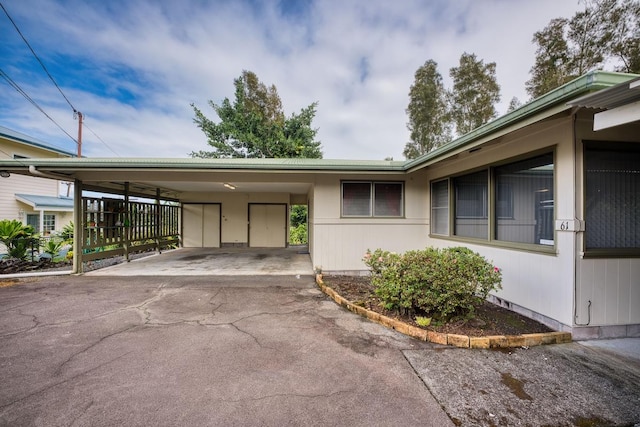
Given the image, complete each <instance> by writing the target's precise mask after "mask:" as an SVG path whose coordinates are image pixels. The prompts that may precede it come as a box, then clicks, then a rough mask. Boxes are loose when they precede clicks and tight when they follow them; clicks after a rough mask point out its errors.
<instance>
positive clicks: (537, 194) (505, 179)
mask: <svg viewBox="0 0 640 427" xmlns="http://www.w3.org/2000/svg"><path fill="white" fill-rule="evenodd" d="M553 169H554V168H553V154H551V153H549V154H545V155H543V156H538V157H534V158H531V159H527V160H523V161H519V162H515V163H510V164H507V165H504V166H499V167H496V168H495V169H494V174H495V181H496V217H497V221H496V232H495V234H496V235H495V238H496V239H497V240H504V241H507V242H517V243H534V244H540V245H553V229H554V200H553Z"/></svg>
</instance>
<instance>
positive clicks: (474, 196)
mask: <svg viewBox="0 0 640 427" xmlns="http://www.w3.org/2000/svg"><path fill="white" fill-rule="evenodd" d="M487 187H488V174H487V171H486V170H484V171H480V172H476V173H472V174H469V175H464V176H459V177H457V178H454V179H453V189H454V192H455V213H456V216H455V222H454V234H455V235H456V236H462V237H474V238H478V239H486V238H487V234H488V228H487V225H488V209H487V207H488V205H489V196H488V193H487Z"/></svg>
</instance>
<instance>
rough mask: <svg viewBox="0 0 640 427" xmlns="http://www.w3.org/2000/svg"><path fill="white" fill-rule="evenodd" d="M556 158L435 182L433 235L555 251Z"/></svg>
mask: <svg viewBox="0 0 640 427" xmlns="http://www.w3.org/2000/svg"><path fill="white" fill-rule="evenodd" d="M553 158H554V155H553V153H546V154H542V155H539V156H535V157H531V158H528V159H524V160H519V161H516V162H512V163H508V164H504V165H498V166H492V167H488V168H487V169H485V170H481V171H479V172H474V173H470V174H466V175H461V176H456V177H451V178H448V179H443V180H439V181H434V182H432V183H431V220H430V222H431V234H434V235H442V236H449V235H451V234H452V235H453V236H456V237H463V238H473V239H483V240H488V241H490V242H496V243H498V242H499V241H500V242H512V243H516V244H527V245H541V246H553V245H554V229H555V202H554V183H555V175H554V169H555V168H554V161H553ZM451 209H452V210H453V213H454V214H453V215H452V216H451V215H450V213H449V212H450V210H451ZM451 217H452V219H453V227H451V226H450V224H449V221H450V219H449V218H451Z"/></svg>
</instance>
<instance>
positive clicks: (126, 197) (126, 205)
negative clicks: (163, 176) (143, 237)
mask: <svg viewBox="0 0 640 427" xmlns="http://www.w3.org/2000/svg"><path fill="white" fill-rule="evenodd" d="M124 211H125V212H126V217H127V219H128V220H129V221H128V222H129V226H128V227H125V228H124V242H123V244H122V246H123V247H124V259H126V260H127V262H129V261H130V259H129V239H130V237H131V227H133V219H132V218H131V207H130V206H129V182H125V183H124Z"/></svg>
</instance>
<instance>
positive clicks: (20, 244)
mask: <svg viewBox="0 0 640 427" xmlns="http://www.w3.org/2000/svg"><path fill="white" fill-rule="evenodd" d="M34 233H35V230H34V229H33V227H32V226H30V225H24V224H23V223H21V222H20V221H17V220H15V219H13V220H9V219H3V220H1V221H0V242H2V243H3V244H4V245H5V246H6V248H7V252H8V254H9V256H10V257H13V258H20V259H25V258H26V257H27V250H28V248H29V246H30V245H31V244H32V237H33V234H34Z"/></svg>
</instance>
